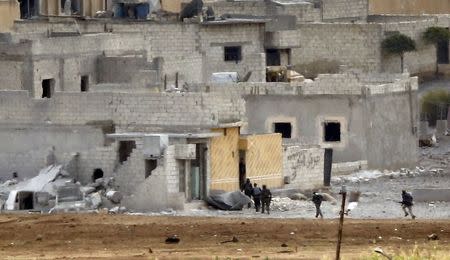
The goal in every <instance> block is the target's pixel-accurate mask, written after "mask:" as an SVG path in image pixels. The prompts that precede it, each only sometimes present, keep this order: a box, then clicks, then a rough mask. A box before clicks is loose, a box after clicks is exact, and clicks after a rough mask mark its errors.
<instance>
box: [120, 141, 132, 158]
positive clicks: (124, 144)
mask: <svg viewBox="0 0 450 260" xmlns="http://www.w3.org/2000/svg"><path fill="white" fill-rule="evenodd" d="M135 148H136V142H135V141H120V143H119V163H121V164H122V163H123V162H125V161H126V160H128V157H130V155H131V153H132V152H133V149H135Z"/></svg>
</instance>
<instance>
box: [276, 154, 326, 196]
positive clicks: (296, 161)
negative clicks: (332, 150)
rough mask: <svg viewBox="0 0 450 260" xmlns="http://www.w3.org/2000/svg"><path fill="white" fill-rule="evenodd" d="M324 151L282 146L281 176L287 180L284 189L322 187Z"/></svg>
mask: <svg viewBox="0 0 450 260" xmlns="http://www.w3.org/2000/svg"><path fill="white" fill-rule="evenodd" d="M323 169H324V149H322V148H319V147H311V148H307V147H302V146H297V145H285V146H283V176H285V177H288V178H289V184H285V185H284V187H286V188H297V189H312V188H317V187H320V186H322V185H323V176H324V175H323Z"/></svg>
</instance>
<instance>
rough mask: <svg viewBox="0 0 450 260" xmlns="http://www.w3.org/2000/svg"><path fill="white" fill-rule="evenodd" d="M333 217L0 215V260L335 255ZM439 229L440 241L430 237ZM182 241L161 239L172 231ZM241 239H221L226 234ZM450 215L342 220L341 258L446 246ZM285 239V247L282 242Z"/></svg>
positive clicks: (270, 257)
mask: <svg viewBox="0 0 450 260" xmlns="http://www.w3.org/2000/svg"><path fill="white" fill-rule="evenodd" d="M336 227H337V222H336V220H323V221H322V220H302V219H297V220H295V219H288V220H284V219H238V218H198V217H196V218H195V217H194V218H193V217H145V216H128V215H106V214H78V215H75V214H69V215H12V214H8V215H0V255H1V256H2V259H4V258H13V259H32V258H35V259H36V258H38V259H57V258H64V257H68V258H76V259H92V258H105V259H129V258H131V257H133V258H143V259H155V258H158V259H186V258H196V259H225V258H226V257H231V258H233V259H234V258H240V259H250V258H253V259H258V258H259V259H268V258H269V259H286V258H292V259H333V257H334V250H335V240H336ZM431 233H436V234H438V235H439V237H440V240H439V241H438V242H437V243H436V242H429V241H427V235H428V234H431ZM174 234H176V235H178V237H179V238H180V239H181V242H180V243H179V244H166V243H165V239H166V237H167V236H170V235H174ZM233 236H236V237H237V238H238V240H239V241H238V242H228V243H221V242H224V241H227V240H231V239H232V238H233ZM448 240H450V222H449V221H431V220H423V221H421V220H417V221H411V220H376V221H375V220H350V219H348V220H346V224H345V229H344V244H343V256H344V257H343V259H361V258H363V257H365V256H369V255H370V254H371V253H372V252H373V249H374V248H375V247H377V246H381V247H382V248H383V249H384V250H386V251H388V252H391V253H395V252H397V251H399V250H403V251H404V250H409V249H410V248H411V247H412V246H414V244H415V243H417V244H418V245H419V246H425V247H429V246H437V249H436V250H441V251H442V250H443V251H448V250H450V246H449V245H448ZM283 243H285V244H286V245H287V247H282V246H281V245H282V244H283Z"/></svg>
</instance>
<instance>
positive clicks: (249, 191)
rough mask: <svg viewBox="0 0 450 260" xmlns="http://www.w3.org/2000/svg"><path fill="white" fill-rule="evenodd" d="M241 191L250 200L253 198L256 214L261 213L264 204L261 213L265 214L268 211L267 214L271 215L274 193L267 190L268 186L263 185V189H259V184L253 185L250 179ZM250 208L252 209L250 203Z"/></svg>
mask: <svg viewBox="0 0 450 260" xmlns="http://www.w3.org/2000/svg"><path fill="white" fill-rule="evenodd" d="M241 190H242V191H243V192H244V194H245V195H247V196H248V197H249V198H250V199H252V198H253V202H254V204H255V209H256V212H259V209H260V208H261V202H262V208H261V213H264V211H266V212H267V214H270V202H271V201H272V193H271V192H270V190H269V189H268V188H267V186H266V185H263V186H262V189H261V188H260V187H258V184H256V183H254V184H253V185H252V183H251V182H250V179H247V180H246V181H245V183H244V185H243V186H242V188H241ZM248 208H251V203H250V202H249V203H248Z"/></svg>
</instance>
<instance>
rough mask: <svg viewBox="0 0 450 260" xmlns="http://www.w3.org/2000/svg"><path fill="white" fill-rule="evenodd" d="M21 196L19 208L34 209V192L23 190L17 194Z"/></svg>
mask: <svg viewBox="0 0 450 260" xmlns="http://www.w3.org/2000/svg"><path fill="white" fill-rule="evenodd" d="M17 196H18V198H19V209H20V210H25V209H33V208H34V203H33V192H31V191H21V192H19V193H18V194H17Z"/></svg>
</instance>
